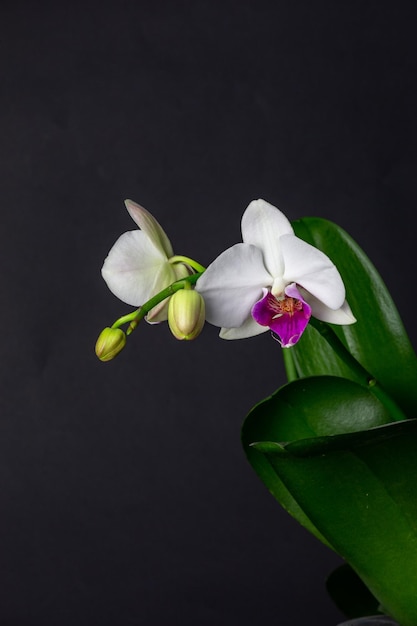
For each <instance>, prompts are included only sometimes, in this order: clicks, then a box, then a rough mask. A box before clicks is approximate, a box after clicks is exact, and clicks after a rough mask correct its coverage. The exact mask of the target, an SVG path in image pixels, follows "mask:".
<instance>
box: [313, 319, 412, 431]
mask: <svg viewBox="0 0 417 626" xmlns="http://www.w3.org/2000/svg"><path fill="white" fill-rule="evenodd" d="M310 324H311V325H312V326H313V327H314V328H315V329H316V330H317V331H318V332H319V333H320V335H321V336H322V337H323V339H325V341H327V343H328V344H329V346H330V347H331V348H332V349H333V350H334V351H335V353H336V354H337V356H338V357H339V358H340V359H341V360H342V361H343V362H344V363H345V365H347V366H348V368H349V369H350V370H351V371H352V372H353V373H354V374H355V379H356V380H357V381H358V382H359V383H360V384H361V385H362V386H364V387H366V388H367V389H368V391H370V392H371V393H372V394H373V395H374V396H375V397H376V398H378V400H380V402H382V404H384V406H385V407H386V408H387V410H388V411H389V413H390V414H391V417H392V419H393V421H395V422H398V421H402V420H405V419H407V416H406V415H405V414H404V413H403V411H402V410H401V408H400V407H399V406H398V404H397V403H396V402H395V400H394V399H393V398H392V397H391V396H390V395H389V394H388V393H387V392H386V391H385V390H384V389H383V388H382V387H381V385H380V383H379V382H378V381H377V380H376V378H375V377H374V376H373V375H372V374H370V373H369V372H368V371H367V370H366V369H365V368H364V367H363V366H362V365H361V364H360V363H359V362H358V361H357V360H356V359H355V357H354V356H353V355H352V354H351V353H350V352H349V351H348V349H347V348H346V347H345V345H344V344H343V343H342V341H341V340H340V339H339V337H338V336H337V335H336V333H335V332H334V330H333V329H332V328H331V327H330V326H329V325H328V324H326V323H324V322H321V321H320V320H317V319H316V318H314V317H311V318H310Z"/></svg>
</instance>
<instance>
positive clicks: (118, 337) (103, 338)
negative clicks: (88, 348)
mask: <svg viewBox="0 0 417 626" xmlns="http://www.w3.org/2000/svg"><path fill="white" fill-rule="evenodd" d="M125 345H126V335H125V333H124V332H123V331H122V330H121V329H120V328H105V329H104V330H103V331H101V333H100V335H99V338H98V339H97V343H96V355H97V356H98V358H99V359H100V361H111V360H112V359H114V357H115V356H117V355H118V354H119V352H120V351H121V350H123V348H124V347H125Z"/></svg>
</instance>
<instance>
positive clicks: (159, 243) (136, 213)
mask: <svg viewBox="0 0 417 626" xmlns="http://www.w3.org/2000/svg"><path fill="white" fill-rule="evenodd" d="M125 206H126V208H127V210H128V211H129V215H130V217H131V218H132V219H133V220H134V222H136V224H137V225H138V226H139V228H140V229H141V230H143V232H144V233H145V234H146V235H147V236H148V237H149V239H150V240H151V241H152V243H153V244H154V246H155V247H156V248H158V250H160V251H161V252H162V253H163V254H165V256H166V257H167V258H168V259H169V258H171V257H172V256H173V254H174V251H173V249H172V245H171V242H170V240H169V239H168V236H167V234H166V232H165V231H164V229H163V228H162V226H161V225H160V224H159V222H157V221H156V219H155V218H154V216H153V215H151V213H149V211H147V210H146V209H144V208H143V207H142V206H140V204H137V203H136V202H133V200H125Z"/></svg>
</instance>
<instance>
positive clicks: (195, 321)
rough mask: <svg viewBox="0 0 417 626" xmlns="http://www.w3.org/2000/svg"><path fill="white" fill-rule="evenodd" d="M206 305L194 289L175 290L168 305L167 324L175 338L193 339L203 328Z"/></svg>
mask: <svg viewBox="0 0 417 626" xmlns="http://www.w3.org/2000/svg"><path fill="white" fill-rule="evenodd" d="M205 314H206V307H205V304H204V300H203V297H202V296H201V294H199V293H198V291H195V290H194V289H181V290H180V291H177V292H175V293H174V294H173V295H172V296H171V298H170V300H169V305H168V324H169V327H170V329H171V332H172V334H173V335H174V337H176V338H177V339H195V338H196V337H198V335H199V334H200V333H201V331H202V330H203V326H204V322H205Z"/></svg>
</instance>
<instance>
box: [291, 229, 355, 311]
mask: <svg viewBox="0 0 417 626" xmlns="http://www.w3.org/2000/svg"><path fill="white" fill-rule="evenodd" d="M281 251H282V256H283V259H284V264H285V270H284V279H285V282H287V283H292V282H294V283H297V284H298V285H301V287H304V289H306V290H307V291H308V292H309V293H311V294H312V295H313V296H315V297H316V298H318V299H319V300H321V302H323V304H325V305H326V306H328V307H330V308H331V309H339V308H340V307H341V306H342V304H343V302H344V299H345V286H344V284H343V281H342V278H341V276H340V274H339V272H338V270H337V268H336V266H335V265H334V264H333V263H332V261H331V260H330V259H329V257H328V256H326V255H325V254H324V253H323V252H321V250H318V249H317V248H315V247H314V246H311V245H310V244H308V243H306V242H305V241H303V240H302V239H299V238H298V237H296V236H295V235H284V236H283V237H282V238H281Z"/></svg>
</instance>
